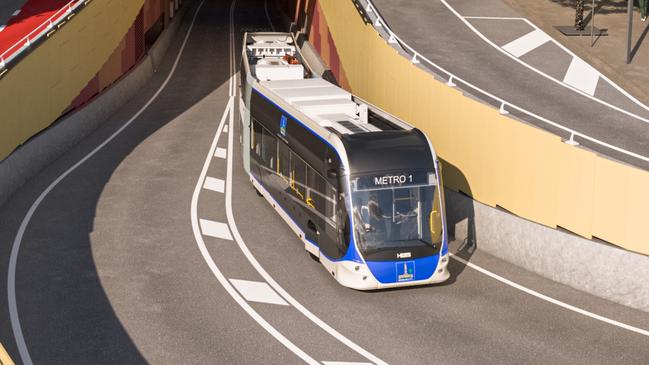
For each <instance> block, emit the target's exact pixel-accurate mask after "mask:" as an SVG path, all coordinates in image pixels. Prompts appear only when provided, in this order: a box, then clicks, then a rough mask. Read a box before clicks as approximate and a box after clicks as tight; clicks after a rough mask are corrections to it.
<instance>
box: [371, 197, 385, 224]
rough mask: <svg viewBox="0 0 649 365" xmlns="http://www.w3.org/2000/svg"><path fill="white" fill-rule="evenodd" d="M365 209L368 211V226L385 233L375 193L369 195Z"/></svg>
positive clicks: (381, 211) (381, 213) (381, 212)
mask: <svg viewBox="0 0 649 365" xmlns="http://www.w3.org/2000/svg"><path fill="white" fill-rule="evenodd" d="M367 208H368V209H369V211H370V226H372V227H374V228H375V229H376V230H377V231H385V221H384V220H383V210H382V209H381V205H380V204H379V199H378V197H377V196H376V193H372V194H371V195H370V200H369V201H368V202H367Z"/></svg>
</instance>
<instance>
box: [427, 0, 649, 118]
mask: <svg viewBox="0 0 649 365" xmlns="http://www.w3.org/2000/svg"><path fill="white" fill-rule="evenodd" d="M439 1H440V2H441V3H442V4H444V6H446V8H447V9H448V10H449V11H450V12H451V13H453V14H454V15H455V16H456V17H457V18H458V19H460V21H462V22H463V23H464V24H465V25H466V26H467V27H468V28H469V29H470V30H471V31H472V32H474V33H475V34H476V35H477V36H478V37H480V38H481V39H482V40H483V41H485V42H486V43H487V44H489V45H491V46H492V47H493V48H495V49H496V50H498V51H499V52H501V53H503V54H504V55H506V56H507V57H510V58H511V59H513V60H514V61H516V62H518V63H519V64H521V65H522V66H523V67H526V68H528V69H529V70H531V71H532V72H534V73H536V74H538V75H540V76H543V77H545V78H546V79H548V80H550V81H552V82H555V83H557V84H558V85H562V86H564V87H566V88H568V89H570V90H573V91H575V92H576V93H578V94H580V95H583V96H585V97H587V98H588V99H590V100H592V101H594V102H596V103H599V104H601V105H604V106H606V107H608V108H610V109H613V110H615V111H618V112H620V113H622V114H624V115H627V116H629V117H631V118H635V119H637V120H640V121H642V122H645V123H649V119H647V118H644V117H641V116H639V115H637V114H634V113H632V112H630V111H628V110H626V109H623V108H620V107H618V106H615V105H613V104H611V103H608V102H606V101H604V100H602V99H599V98H596V97H595V96H594V95H592V94H588V93H586V92H584V91H582V90H581V89H578V88H576V87H574V86H572V85H570V84H567V83H565V82H563V81H561V80H559V79H556V78H554V77H552V76H550V75H548V74H546V73H545V72H543V71H541V70H539V69H537V68H534V67H532V66H530V65H528V64H527V63H525V62H524V61H522V60H521V59H519V58H517V57H514V56H513V55H512V54H510V53H509V52H507V51H505V50H504V49H502V47H500V46H498V45H497V44H496V43H494V42H492V41H491V40H490V39H489V38H487V36H485V35H484V34H482V33H481V32H480V31H479V30H478V29H477V28H476V27H475V26H474V25H473V24H471V22H469V20H467V19H470V18H467V17H464V16H462V14H460V13H459V12H458V11H457V10H455V8H454V7H452V6H451V5H450V4H449V3H448V1H447V0H439ZM521 19H522V20H523V21H525V22H526V23H527V24H529V25H530V26H531V27H533V28H536V29H538V27H537V26H536V25H534V23H532V22H531V21H529V20H528V19H525V18H521ZM552 41H553V43H554V44H556V45H557V46H558V47H559V48H561V49H563V50H564V51H565V52H566V53H568V54H570V55H572V56H573V57H577V56H576V55H575V54H574V53H573V52H572V51H570V50H569V49H568V48H566V47H565V46H564V45H562V44H561V43H559V42H557V41H556V40H554V39H553V40H552ZM601 78H602V79H603V80H605V81H606V82H608V83H609V84H611V86H613V87H614V88H615V89H617V90H618V91H619V92H621V93H622V94H624V95H625V96H626V97H627V98H629V100H631V101H632V102H634V103H635V104H636V105H638V106H639V107H641V108H642V109H644V110H649V107H648V106H646V105H644V104H643V103H642V102H640V101H639V100H638V99H636V98H635V97H633V96H632V95H631V94H629V93H628V92H627V91H626V90H624V89H622V88H621V87H620V86H618V85H617V84H615V83H614V82H613V81H611V80H610V79H609V78H607V77H606V76H604V75H601ZM528 114H529V113H528Z"/></svg>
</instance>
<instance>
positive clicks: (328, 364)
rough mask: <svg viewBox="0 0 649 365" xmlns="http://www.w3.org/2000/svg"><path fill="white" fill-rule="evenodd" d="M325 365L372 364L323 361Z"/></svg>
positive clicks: (365, 363)
mask: <svg viewBox="0 0 649 365" xmlns="http://www.w3.org/2000/svg"><path fill="white" fill-rule="evenodd" d="M322 363H323V364H324V365H372V363H371V362H349V361H323V362H322Z"/></svg>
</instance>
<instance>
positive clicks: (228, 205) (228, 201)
mask: <svg viewBox="0 0 649 365" xmlns="http://www.w3.org/2000/svg"><path fill="white" fill-rule="evenodd" d="M233 110H234V108H233ZM230 119H231V120H230V124H232V120H233V119H234V113H231V114H230ZM234 134H235V133H229V134H228V159H227V175H226V184H225V186H226V189H225V213H226V216H227V218H228V224H229V226H230V230H231V232H232V235H233V236H234V241H235V242H236V243H237V244H238V245H239V248H240V249H241V252H243V254H244V255H245V256H246V258H247V259H248V261H249V262H250V264H251V265H252V266H253V267H254V268H255V270H257V272H258V273H259V274H260V275H261V277H262V278H263V279H264V280H266V282H267V283H268V284H269V285H270V286H271V287H272V288H273V289H275V291H276V292H277V293H279V295H281V296H282V297H283V298H284V299H285V300H286V301H287V302H288V303H289V304H290V305H292V306H293V307H295V309H297V310H298V311H300V313H302V314H303V315H304V316H305V317H307V318H308V319H309V320H311V321H312V322H313V323H314V324H316V325H317V326H318V327H320V328H322V329H323V330H324V331H325V332H327V333H328V334H329V335H331V336H332V337H334V338H335V339H337V340H338V341H340V342H341V343H343V344H345V345H346V346H347V347H349V348H350V349H352V350H354V351H355V352H357V353H358V354H360V355H361V356H363V357H365V358H366V359H368V360H370V361H372V362H373V363H374V364H377V365H387V363H386V362H385V361H383V360H381V359H379V358H378V357H377V356H375V355H373V354H372V353H370V352H369V351H367V350H365V349H364V348H362V347H360V346H359V345H357V344H356V343H354V342H353V341H352V340H350V339H349V338H347V337H345V336H344V335H343V334H341V333H340V332H338V331H337V330H336V329H334V328H333V327H331V326H330V325H328V324H327V323H325V322H324V321H323V320H321V319H320V318H318V317H317V316H316V315H315V314H313V313H311V311H309V310H308V309H307V308H306V307H304V306H303V305H302V304H300V302H298V301H297V300H296V299H295V298H293V296H291V295H290V294H289V293H288V292H287V291H286V290H284V288H282V287H281V286H280V285H279V284H278V283H277V282H276V281H275V279H273V277H272V276H271V275H270V274H268V272H267V271H266V270H265V269H264V268H263V267H262V266H261V264H260V263H259V261H257V259H256V258H255V256H254V255H253V254H252V252H251V251H250V249H249V248H248V246H247V245H246V243H245V241H244V240H243V237H241V233H239V230H238V229H237V224H236V221H235V219H234V213H233V209H232V190H233V184H232V176H233V173H232V164H233V151H234V143H233V141H234Z"/></svg>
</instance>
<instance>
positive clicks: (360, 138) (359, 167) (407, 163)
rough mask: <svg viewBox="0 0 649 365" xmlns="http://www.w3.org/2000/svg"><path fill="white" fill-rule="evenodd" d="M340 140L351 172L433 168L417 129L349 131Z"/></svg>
mask: <svg viewBox="0 0 649 365" xmlns="http://www.w3.org/2000/svg"><path fill="white" fill-rule="evenodd" d="M343 143H344V144H345V150H346V151H347V157H348V158H349V164H350V168H351V172H350V173H351V174H372V173H379V172H381V171H431V172H432V171H435V166H434V163H433V155H432V152H431V150H430V145H429V144H428V140H427V139H426V136H424V134H423V133H422V132H421V131H419V130H418V129H412V130H409V131H407V130H399V131H382V132H374V133H358V134H349V135H345V136H344V137H343Z"/></svg>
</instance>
